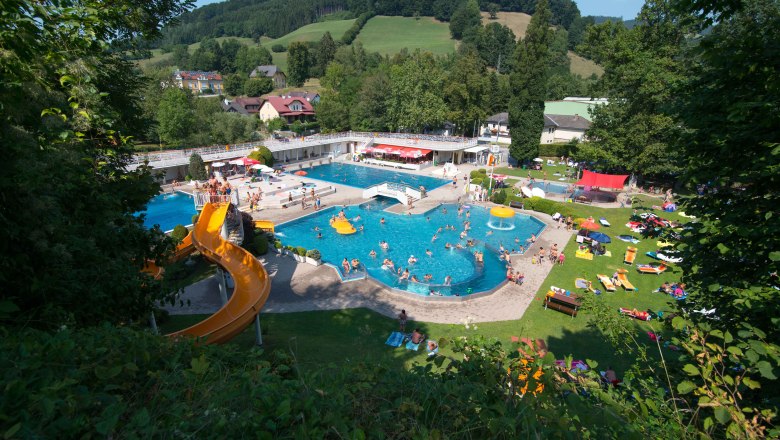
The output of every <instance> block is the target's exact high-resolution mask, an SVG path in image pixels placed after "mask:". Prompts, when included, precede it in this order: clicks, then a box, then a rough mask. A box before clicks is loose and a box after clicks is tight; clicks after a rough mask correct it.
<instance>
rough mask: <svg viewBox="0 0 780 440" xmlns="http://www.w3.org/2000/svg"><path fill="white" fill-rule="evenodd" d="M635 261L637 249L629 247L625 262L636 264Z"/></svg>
mask: <svg viewBox="0 0 780 440" xmlns="http://www.w3.org/2000/svg"><path fill="white" fill-rule="evenodd" d="M634 260H636V248H635V247H631V246H629V247H628V249H626V256H625V257H623V262H624V263H626V264H634Z"/></svg>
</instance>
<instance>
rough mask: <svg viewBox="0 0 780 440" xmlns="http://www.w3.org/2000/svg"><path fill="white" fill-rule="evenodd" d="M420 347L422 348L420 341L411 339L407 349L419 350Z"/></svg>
mask: <svg viewBox="0 0 780 440" xmlns="http://www.w3.org/2000/svg"><path fill="white" fill-rule="evenodd" d="M418 348H420V342H418V343H416V344H415V343H413V342H412V341H409V342H407V343H406V349H407V350H412V351H417V349H418Z"/></svg>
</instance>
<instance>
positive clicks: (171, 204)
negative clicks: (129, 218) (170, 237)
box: [137, 192, 197, 231]
mask: <svg viewBox="0 0 780 440" xmlns="http://www.w3.org/2000/svg"><path fill="white" fill-rule="evenodd" d="M141 214H145V215H146V217H145V218H144V226H146V227H149V228H151V227H153V226H154V225H160V229H162V230H163V231H170V230H172V229H173V228H174V227H176V225H184V226H187V225H189V224H191V223H192V216H193V215H195V214H197V211H196V210H195V203H194V201H193V200H192V196H191V195H189V194H186V193H182V192H175V193H173V194H160V195H158V196H155V197H153V198H152V200H150V201H149V204H148V205H146V210H144V211H141V212H138V213H137V215H141Z"/></svg>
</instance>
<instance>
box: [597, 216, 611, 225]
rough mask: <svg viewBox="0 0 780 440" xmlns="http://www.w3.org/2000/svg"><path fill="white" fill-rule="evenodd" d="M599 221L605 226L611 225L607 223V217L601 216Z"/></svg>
mask: <svg viewBox="0 0 780 440" xmlns="http://www.w3.org/2000/svg"><path fill="white" fill-rule="evenodd" d="M599 223H601V224H602V225H604V226H606V227H610V226H612V225H610V224H609V222H608V221H607V219H606V218H605V217H601V218H600V219H599Z"/></svg>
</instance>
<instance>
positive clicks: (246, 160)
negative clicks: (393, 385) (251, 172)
mask: <svg viewBox="0 0 780 440" xmlns="http://www.w3.org/2000/svg"><path fill="white" fill-rule="evenodd" d="M241 161H243V162H244V166H245V167H248V166H250V165H258V164H259V163H260V161H259V160H254V159H250V158H248V157H244V158H242V159H241Z"/></svg>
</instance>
